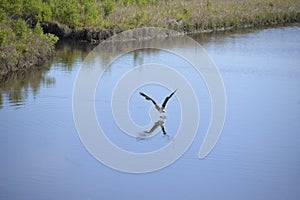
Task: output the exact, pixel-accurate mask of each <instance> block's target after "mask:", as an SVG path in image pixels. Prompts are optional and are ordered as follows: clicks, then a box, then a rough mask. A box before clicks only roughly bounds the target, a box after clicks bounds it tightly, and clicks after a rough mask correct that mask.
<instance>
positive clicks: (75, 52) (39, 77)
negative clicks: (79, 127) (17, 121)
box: [0, 41, 93, 109]
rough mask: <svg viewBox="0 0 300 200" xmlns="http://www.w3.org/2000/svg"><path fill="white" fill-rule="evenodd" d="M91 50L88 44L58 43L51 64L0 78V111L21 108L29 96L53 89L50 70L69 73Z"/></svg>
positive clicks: (52, 78) (53, 78) (53, 79)
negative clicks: (43, 89) (9, 107)
mask: <svg viewBox="0 0 300 200" xmlns="http://www.w3.org/2000/svg"><path fill="white" fill-rule="evenodd" d="M92 48H93V46H92V45H90V44H88V43H75V42H70V41H60V42H59V43H58V44H57V45H56V54H55V56H54V57H53V60H52V61H51V62H52V63H51V64H45V65H44V66H38V67H35V68H32V69H30V70H27V71H21V72H14V73H10V74H8V75H6V76H2V77H0V109H1V108H3V107H5V104H7V105H8V106H15V107H21V106H23V105H25V103H26V102H27V101H26V99H27V98H28V97H29V96H30V95H32V96H33V97H36V96H37V94H38V91H39V90H40V88H42V87H45V88H50V87H54V85H55V82H56V80H55V77H53V76H52V75H49V72H50V69H51V68H52V67H58V68H59V70H62V71H66V72H71V71H72V70H73V67H74V64H75V63H76V62H82V61H83V60H84V58H85V57H86V55H87V54H88V53H89V52H90V51H91V49H92Z"/></svg>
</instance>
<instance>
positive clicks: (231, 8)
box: [0, 0, 300, 76]
mask: <svg viewBox="0 0 300 200" xmlns="http://www.w3.org/2000/svg"><path fill="white" fill-rule="evenodd" d="M50 1H52V0H50ZM28 2H29V4H28V5H27V6H28V8H27V9H30V8H31V7H32V6H33V5H35V4H36V2H35V1H34V0H29V1H28ZM68 2H69V0H66V2H64V4H63V5H64V6H65V7H62V8H59V9H58V10H57V7H56V5H55V4H53V5H50V7H49V5H46V4H38V5H36V6H40V7H39V9H40V10H38V11H36V10H32V11H31V12H29V13H28V10H27V11H26V9H25V8H23V10H21V12H20V11H18V10H11V7H9V6H8V5H6V6H7V7H5V6H4V7H3V8H2V7H0V22H1V24H0V27H1V28H2V29H3V30H0V42H1V43H0V44H1V45H0V53H1V57H0V76H3V75H6V74H9V73H10V72H13V71H26V70H29V69H30V68H32V67H39V66H41V65H43V63H45V62H48V61H49V60H50V61H51V58H52V56H53V55H54V53H55V52H54V45H55V43H56V41H57V40H56V38H57V37H58V38H59V39H60V40H73V41H75V42H78V41H81V42H89V43H92V44H98V43H100V42H101V41H103V40H106V39H108V38H109V37H111V36H114V35H116V34H118V33H121V32H123V31H127V30H131V29H134V28H142V27H161V28H165V29H170V30H173V31H177V32H179V33H180V34H185V35H188V34H209V33H215V32H226V31H234V30H244V29H249V28H251V29H256V28H258V29H259V28H268V27H274V26H280V25H288V24H291V23H300V2H298V0H290V1H288V2H287V1H285V0H252V1H250V0H240V1H235V0H219V1H211V0H189V1H173V0H164V1H161V0H151V1H148V0H140V1H133V0H126V1H125V0H118V1H113V0H106V1H100V0H86V2H87V3H88V4H83V5H81V4H76V5H71V4H68ZM125 2H127V3H125ZM137 2H140V3H137ZM21 3H22V1H21ZM30 3H31V4H32V5H31V4H30ZM19 6H21V7H22V6H26V4H24V5H22V4H20V5H19ZM67 6H71V7H70V9H73V10H72V13H68V12H66V11H65V10H66V9H65V8H67ZM170 8H172V9H170ZM107 9H108V10H107ZM46 11H47V13H48V14H47V15H45V13H46ZM16 12H20V14H18V15H16V14H15V13H16ZM32 12H36V13H32ZM16 16H17V17H16ZM26 24H27V27H26ZM16 25H17V26H16ZM165 35H168V34H165ZM11 41H13V42H11Z"/></svg>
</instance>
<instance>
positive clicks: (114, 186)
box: [0, 25, 300, 199]
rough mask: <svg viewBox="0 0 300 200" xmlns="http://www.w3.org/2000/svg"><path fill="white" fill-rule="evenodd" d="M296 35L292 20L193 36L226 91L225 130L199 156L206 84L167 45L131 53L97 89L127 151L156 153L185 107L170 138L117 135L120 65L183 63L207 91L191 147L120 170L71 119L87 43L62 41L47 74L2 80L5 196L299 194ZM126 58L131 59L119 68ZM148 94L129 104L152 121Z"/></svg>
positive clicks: (0, 180) (1, 183)
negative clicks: (114, 101) (154, 166)
mask: <svg viewBox="0 0 300 200" xmlns="http://www.w3.org/2000/svg"><path fill="white" fill-rule="evenodd" d="M299 33H300V27H299V26H298V25H294V26H288V27H280V28H270V29H264V30H256V31H249V32H245V33H227V34H217V35H210V36H207V37H205V38H203V37H200V36H193V37H195V38H196V39H197V40H198V41H199V42H200V43H201V44H202V45H203V47H204V48H205V49H206V51H207V53H208V55H209V56H210V57H211V58H212V60H213V61H214V62H215V64H216V66H217V67H218V69H219V70H220V73H221V76H222V78H223V81H224V86H225V88H226V95H227V113H226V120H225V124H224V129H223V132H222V135H221V137H220V139H219V141H218V143H217V145H216V146H215V148H214V149H213V151H212V152H211V153H210V154H209V155H208V156H207V157H206V158H205V159H203V160H199V159H198V152H199V147H200V145H201V143H202V141H203V138H204V134H205V131H206V129H207V127H208V125H209V118H210V112H211V110H210V109H211V108H210V101H209V95H208V93H207V89H206V87H205V84H204V83H203V80H202V79H201V78H197V77H196V76H195V75H194V73H190V72H188V71H186V70H185V69H182V68H180V66H182V65H181V64H184V61H180V60H176V58H173V57H172V55H170V54H168V53H166V52H164V51H158V52H154V53H153V52H150V53H147V52H140V53H137V52H136V53H129V54H128V55H125V56H123V57H121V58H119V60H116V61H115V62H114V63H113V65H112V66H111V67H110V68H109V70H107V71H106V72H105V74H104V79H105V83H106V84H107V85H106V86H107V87H105V89H104V90H101V86H99V87H98V88H97V91H96V108H97V110H98V111H97V113H96V114H97V116H98V118H99V119H100V121H101V117H102V115H101V114H102V113H103V112H104V113H105V111H106V114H107V115H105V116H104V118H103V120H106V121H105V123H104V126H107V129H108V130H109V129H110V128H111V133H112V135H110V136H109V137H110V139H111V140H113V141H114V142H115V143H116V144H117V145H120V146H121V147H123V148H128V150H131V151H137V152H143V151H151V150H153V149H156V148H159V147H161V146H163V145H165V144H167V143H168V142H169V141H170V140H171V139H172V138H173V137H174V134H173V133H174V132H175V131H176V129H178V126H177V124H176V123H177V121H178V119H179V118H178V116H177V114H178V112H179V111H178V110H176V108H177V107H178V102H177V100H176V98H174V99H171V100H172V101H170V102H169V103H170V104H169V105H168V106H170V107H168V110H169V112H174V114H171V113H169V119H167V120H169V122H168V121H167V122H166V129H167V130H169V131H168V132H169V134H170V136H169V137H165V136H164V135H163V134H162V133H158V134H157V135H155V136H153V137H151V138H149V139H146V140H137V139H136V138H131V137H127V136H126V137H125V136H124V137H123V136H122V137H119V136H118V134H116V133H117V128H116V127H115V125H114V124H112V117H111V112H110V111H109V110H108V109H109V104H110V103H109V101H110V99H109V94H110V93H111V88H113V84H114V82H115V81H116V80H117V79H118V77H120V75H121V74H122V73H123V71H122V70H126V69H128V68H129V67H130V66H133V65H137V64H142V63H145V62H148V61H153V60H160V61H165V62H167V63H171V64H174V65H176V64H178V69H179V70H180V69H181V70H182V73H186V74H190V75H189V78H190V79H191V82H192V83H193V84H199V85H197V87H199V89H200V91H202V92H199V93H197V94H196V95H197V97H198V99H201V100H202V101H201V102H200V103H199V106H200V111H201V122H200V124H199V131H198V134H197V136H196V138H195V140H194V142H193V144H192V145H191V146H190V148H189V149H188V150H187V152H185V154H184V155H183V156H182V157H181V158H180V159H178V160H177V161H176V162H175V163H173V164H172V165H170V166H168V167H166V168H164V169H162V170H159V171H155V172H152V173H146V174H129V173H124V172H119V171H116V170H113V169H111V168H109V167H107V166H105V165H103V164H101V163H100V162H98V161H97V160H96V159H95V158H94V157H93V156H92V155H91V154H90V153H89V152H88V151H87V150H86V149H85V147H84V145H83V144H82V143H81V141H80V139H79V137H78V134H77V131H76V128H75V124H74V121H73V113H72V91H73V84H74V81H75V78H76V74H77V72H78V70H79V68H80V65H81V63H82V62H83V59H84V58H85V56H86V55H87V54H88V52H89V50H90V48H89V47H86V46H84V45H81V44H80V45H79V47H78V46H76V45H74V44H71V45H70V44H61V45H59V46H58V49H57V51H58V53H57V56H56V58H54V61H53V63H51V65H50V66H49V67H50V69H49V70H43V71H38V72H34V73H33V74H31V75H28V76H24V75H19V76H18V78H17V80H15V79H13V78H11V80H5V81H2V82H1V84H0V85H1V86H0V92H1V93H2V97H1V107H2V108H1V109H0V158H2V162H1V167H0V199H201V198H203V199H299V198H300V192H299V189H298V188H299V185H300V172H299V169H300V148H299V144H300V134H299V133H300V123H299V121H300V46H299V44H300V34H299ZM120 63H121V64H123V63H127V65H126V66H125V67H124V68H122V69H120V67H118V66H119V65H120ZM20 77H22V78H20ZM18 80H21V81H18ZM103 81H104V80H103ZM154 88H155V92H153V90H154ZM141 90H142V91H145V92H147V94H151V95H153V97H155V98H156V99H157V100H158V101H159V102H162V98H164V97H165V96H166V95H167V94H169V92H170V91H169V90H167V89H166V88H164V87H155V85H148V86H145V87H143V88H141ZM142 100H143V99H140V96H139V95H138V93H137V92H136V93H135V94H134V95H133V97H132V99H131V101H132V102H135V104H137V105H138V106H137V107H135V106H133V105H131V106H132V107H131V110H132V116H133V118H135V119H136V120H137V121H138V122H139V123H140V124H145V123H146V122H147V120H148V118H144V117H142V116H143V114H141V113H144V112H145V111H147V109H148V108H149V107H150V106H151V104H150V103H149V102H145V101H144V100H143V101H142ZM148 103H149V104H150V105H149V104H148ZM145 106H149V107H145ZM101 109H102V110H101ZM172 116H174V118H173V117H172ZM103 120H102V121H103ZM167 123H168V124H167ZM108 132H109V131H108Z"/></svg>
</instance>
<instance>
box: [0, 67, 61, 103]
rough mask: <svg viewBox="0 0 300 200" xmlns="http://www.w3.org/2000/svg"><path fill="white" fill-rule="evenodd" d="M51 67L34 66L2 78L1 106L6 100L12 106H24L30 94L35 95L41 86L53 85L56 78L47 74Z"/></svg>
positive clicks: (0, 79) (0, 83) (0, 89)
mask: <svg viewBox="0 0 300 200" xmlns="http://www.w3.org/2000/svg"><path fill="white" fill-rule="evenodd" d="M48 71H49V68H47V67H42V68H39V69H37V68H34V69H31V70H30V71H26V72H14V73H11V74H9V75H7V76H4V77H1V78H0V96H1V99H0V104H1V106H0V108H2V107H3V104H4V103H5V102H8V104H9V105H10V106H17V107H19V106H22V105H23V104H25V100H26V99H27V98H28V96H29V94H30V93H32V95H33V96H34V97H35V96H36V95H37V93H38V91H39V89H40V87H42V86H43V87H53V86H54V85H55V78H54V77H52V76H49V75H47V72H48Z"/></svg>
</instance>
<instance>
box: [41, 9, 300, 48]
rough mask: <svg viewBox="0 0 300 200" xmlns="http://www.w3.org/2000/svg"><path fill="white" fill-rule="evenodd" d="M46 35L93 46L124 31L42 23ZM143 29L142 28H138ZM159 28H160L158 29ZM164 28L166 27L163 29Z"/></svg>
mask: <svg viewBox="0 0 300 200" xmlns="http://www.w3.org/2000/svg"><path fill="white" fill-rule="evenodd" d="M295 23H300V15H299V17H298V18H297V19H286V20H285V21H280V22H278V23H276V22H272V23H270V22H262V23H261V24H248V25H247V24H245V25H243V26H239V27H237V26H228V27H214V28H211V29H193V27H192V28H188V29H187V30H186V31H183V32H182V31H181V32H180V31H179V30H174V29H170V30H172V31H178V32H179V33H180V34H184V35H189V34H209V33H219V32H227V31H238V30H247V29H262V28H272V27H278V26H288V25H290V24H295ZM41 26H42V28H43V30H44V32H45V33H50V34H54V35H56V36H57V37H59V39H60V40H73V41H77V42H78V41H79V42H88V43H92V44H99V43H100V42H102V41H104V40H106V39H108V38H110V37H112V36H114V35H116V34H118V33H121V32H123V31H128V30H120V29H119V28H114V29H104V30H95V29H94V28H91V29H89V28H82V29H77V30H75V29H71V28H68V27H65V26H63V25H60V24H57V23H42V24H41ZM137 28H142V27H137ZM158 28H159V27H158ZM162 28H164V27H162Z"/></svg>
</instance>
